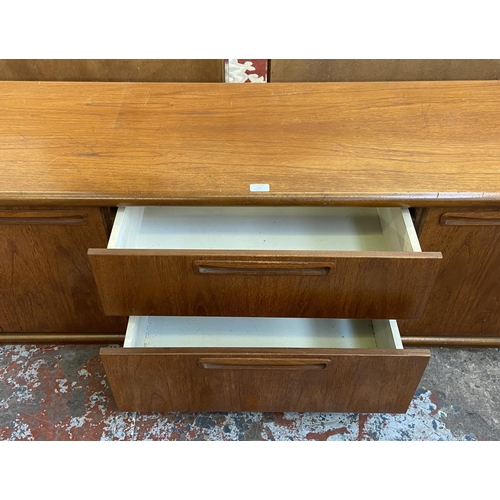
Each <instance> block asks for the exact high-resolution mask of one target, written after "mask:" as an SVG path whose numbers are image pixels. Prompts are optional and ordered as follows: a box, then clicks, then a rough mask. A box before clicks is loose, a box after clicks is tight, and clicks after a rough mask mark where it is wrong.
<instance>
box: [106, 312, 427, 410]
mask: <svg viewBox="0 0 500 500" xmlns="http://www.w3.org/2000/svg"><path fill="white" fill-rule="evenodd" d="M429 356H430V353H429V351H428V350H420V349H419V350H417V349H410V350H403V348H402V344H401V339H400V336H399V331H398V327H397V323H396V321H393V320H374V321H370V320H345V319H297V318H206V317H161V316H150V317H132V318H130V320H129V326H128V329H127V334H126V339H125V343H124V347H123V348H104V349H101V358H102V361H103V364H104V368H105V370H106V374H107V377H108V380H109V383H110V385H111V389H112V391H113V395H114V397H115V400H116V403H117V406H118V409H119V410H120V411H143V412H165V411H187V412H192V411H269V412H282V411H300V412H302V411H331V412H357V413H358V412H360V413H361V412H362V413H365V412H366V413H375V412H384V413H385V412H389V413H404V412H406V410H407V408H408V405H409V404H410V401H411V399H412V397H413V395H414V393H415V390H416V389H417V386H418V384H419V382H420V379H421V377H422V375H423V372H424V370H425V367H426V366H427V363H428V360H429Z"/></svg>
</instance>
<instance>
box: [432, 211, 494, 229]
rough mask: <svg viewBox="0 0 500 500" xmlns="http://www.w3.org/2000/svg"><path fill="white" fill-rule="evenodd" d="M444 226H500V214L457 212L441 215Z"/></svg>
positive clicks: (440, 220)
mask: <svg viewBox="0 0 500 500" xmlns="http://www.w3.org/2000/svg"><path fill="white" fill-rule="evenodd" d="M439 222H440V223H441V225H442V226H500V212H457V213H446V214H443V215H441V217H440V219H439Z"/></svg>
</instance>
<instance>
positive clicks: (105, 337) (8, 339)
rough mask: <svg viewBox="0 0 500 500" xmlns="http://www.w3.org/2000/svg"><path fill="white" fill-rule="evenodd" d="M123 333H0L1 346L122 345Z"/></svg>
mask: <svg viewBox="0 0 500 500" xmlns="http://www.w3.org/2000/svg"><path fill="white" fill-rule="evenodd" d="M124 339H125V334H124V333H71V332H68V333H3V332H2V333H0V343H1V344H123V341H124Z"/></svg>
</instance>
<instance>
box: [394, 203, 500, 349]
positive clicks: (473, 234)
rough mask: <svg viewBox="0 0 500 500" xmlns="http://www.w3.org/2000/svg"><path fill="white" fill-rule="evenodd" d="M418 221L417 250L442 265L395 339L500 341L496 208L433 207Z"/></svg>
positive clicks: (499, 249) (498, 215)
mask: <svg viewBox="0 0 500 500" xmlns="http://www.w3.org/2000/svg"><path fill="white" fill-rule="evenodd" d="M419 222H420V236H419V239H420V244H421V246H422V250H424V251H428V252H430V251H438V250H439V251H440V252H442V254H443V261H442V267H441V271H440V273H439V274H438V276H437V278H436V281H435V283H434V287H433V289H432V292H431V294H430V296H429V300H428V302H427V305H426V307H425V309H424V313H423V315H422V316H421V318H420V319H418V320H405V321H400V322H399V325H400V330H401V335H402V336H403V337H404V336H426V337H427V336H430V337H494V336H498V337H500V209H499V208H496V209H482V208H475V209H467V208H460V209H450V208H433V209H428V210H425V214H424V216H423V217H422V218H421V219H420V221H419ZM403 340H404V339H403Z"/></svg>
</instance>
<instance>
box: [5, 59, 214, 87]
mask: <svg viewBox="0 0 500 500" xmlns="http://www.w3.org/2000/svg"><path fill="white" fill-rule="evenodd" d="M0 80H24V81H33V80H35V81H76V82H91V81H95V82H223V81H224V60H223V59H0Z"/></svg>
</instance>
